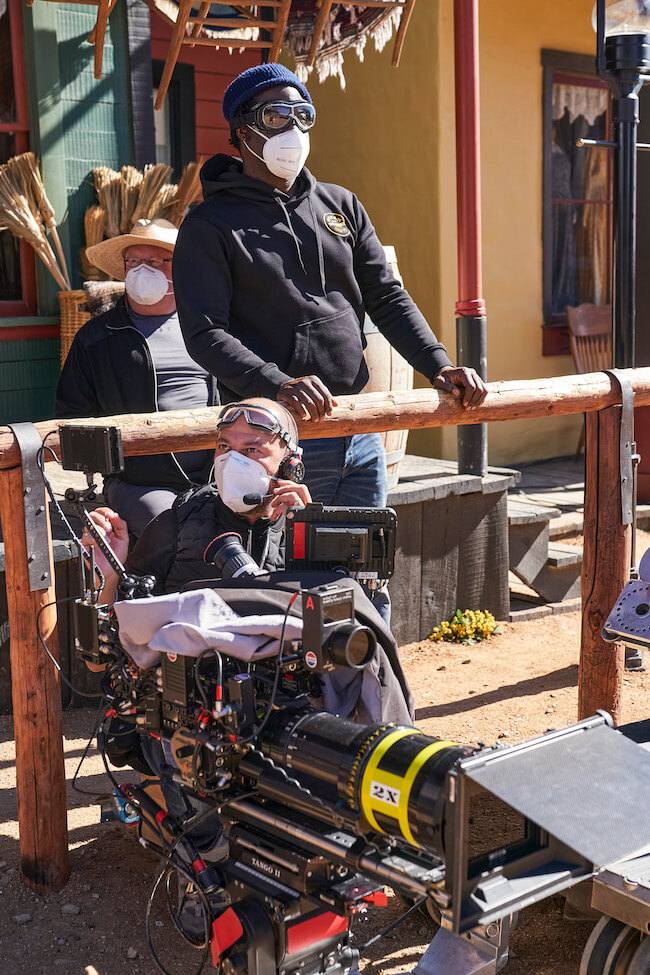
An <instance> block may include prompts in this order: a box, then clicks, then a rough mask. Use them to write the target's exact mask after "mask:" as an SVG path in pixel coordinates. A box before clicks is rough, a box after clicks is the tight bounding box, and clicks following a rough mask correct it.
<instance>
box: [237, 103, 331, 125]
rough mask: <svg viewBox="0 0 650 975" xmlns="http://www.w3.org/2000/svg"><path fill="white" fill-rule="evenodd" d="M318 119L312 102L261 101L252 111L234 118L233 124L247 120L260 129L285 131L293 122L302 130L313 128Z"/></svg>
mask: <svg viewBox="0 0 650 975" xmlns="http://www.w3.org/2000/svg"><path fill="white" fill-rule="evenodd" d="M315 121H316V109H315V108H314V106H313V105H312V104H310V102H282V101H274V102H261V103H260V104H259V105H255V107H254V108H253V109H252V110H251V111H250V112H245V113H244V114H243V115H238V116H237V117H236V118H234V119H233V120H232V123H231V124H233V125H239V124H240V123H242V122H245V123H246V124H248V125H255V126H256V127H257V128H258V129H266V131H267V132H284V130H285V129H288V128H289V126H290V125H291V124H292V122H295V124H296V125H297V126H298V128H299V129H300V131H301V132H306V131H307V130H308V129H311V127H312V125H313V124H314V122H315Z"/></svg>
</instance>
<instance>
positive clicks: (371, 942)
mask: <svg viewBox="0 0 650 975" xmlns="http://www.w3.org/2000/svg"><path fill="white" fill-rule="evenodd" d="M425 902H426V897H420V898H418V900H416V901H415V903H414V904H411V906H410V907H409V909H408V911H405V912H404V914H402V915H401V916H400V917H398V918H397V920H396V921H393V923H392V924H389V925H388V927H387V928H384V930H383V931H380V932H379V934H376V935H375V936H374V938H370V939H369V940H368V941H366V942H365V944H362V945H361V946H360V947H359V948H357V951H358V952H359V954H360V955H361V954H363V952H364V951H366V949H367V948H369V947H370V945H374V944H375V943H376V942H377V941H379V940H380V939H381V938H385V937H386V935H387V934H390V932H391V931H392V930H393V929H394V928H396V927H397V926H398V925H399V924H401V923H402V921H405V920H406V919H407V917H410V916H411V914H414V913H415V912H416V911H419V909H420V908H421V907H422V905H423V904H424V903H425Z"/></svg>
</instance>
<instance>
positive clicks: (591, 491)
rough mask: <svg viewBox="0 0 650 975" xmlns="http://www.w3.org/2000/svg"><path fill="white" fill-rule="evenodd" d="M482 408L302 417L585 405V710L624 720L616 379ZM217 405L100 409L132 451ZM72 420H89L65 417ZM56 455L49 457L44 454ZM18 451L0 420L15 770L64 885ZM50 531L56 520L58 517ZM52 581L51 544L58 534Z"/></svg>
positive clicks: (393, 424)
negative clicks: (616, 617) (613, 633)
mask: <svg viewBox="0 0 650 975" xmlns="http://www.w3.org/2000/svg"><path fill="white" fill-rule="evenodd" d="M625 375H626V376H627V377H628V379H629V380H630V382H631V385H632V388H633V390H634V393H635V404H636V405H643V406H645V405H648V404H650V369H635V370H627V371H626V373H625ZM488 389H489V392H488V395H487V398H486V400H485V402H484V403H483V405H482V406H480V407H478V408H476V409H472V410H465V409H463V407H462V406H461V405H460V404H459V403H458V402H457V401H456V400H455V399H454V398H453V397H451V396H449V395H447V394H440V393H438V392H436V391H435V390H432V389H421V390H414V391H412V392H388V393H369V394H366V395H361V396H347V397H346V396H342V397H339V402H338V406H337V407H336V409H335V410H334V413H333V415H332V416H331V417H328V418H327V419H325V420H322V421H319V422H317V423H316V422H314V423H312V422H310V423H303V424H302V425H301V430H300V433H301V437H302V438H303V439H311V438H314V437H332V436H345V435H349V434H352V433H364V432H375V431H382V430H403V429H407V428H409V429H419V428H424V427H438V426H459V425H462V424H467V423H483V422H486V421H502V420H514V419H519V420H521V419H531V418H534V417H548V416H561V415H567V414H573V413H586V414H587V462H586V476H585V513H584V555H583V569H582V635H581V649H580V670H579V704H578V709H579V715H578V717H586V716H588V715H590V714H593V713H594V712H595V711H596V710H597V709H598V708H604V709H606V710H607V711H609V712H610V713H611V714H612V715H613V717H614V719H615V720H616V719H617V718H618V717H619V714H620V706H621V692H622V688H623V669H624V650H623V647H622V645H619V644H607V643H604V641H603V640H602V639H601V636H600V633H601V629H602V625H603V623H604V621H605V619H606V618H607V616H608V614H609V611H610V609H611V607H612V605H613V604H614V602H615V601H616V599H617V597H618V595H619V593H620V591H621V589H622V588H623V585H624V584H625V582H626V580H627V575H628V570H629V558H630V539H631V528H630V526H629V525H623V524H622V522H621V485H620V470H619V437H620V426H621V407H620V393H619V391H618V385H617V383H616V382H614V381H613V380H612V379H611V378H610V377H609V376H608V375H607V374H605V373H593V374H590V375H583V376H563V377H560V378H555V379H539V380H536V379H535V380H525V381H518V382H503V383H490V384H489V386H488ZM217 412H218V408H216V407H212V408H206V409H203V410H193V411H175V412H169V413H156V414H147V415H145V414H142V415H136V416H134V415H126V416H119V417H102V419H101V422H102V424H112V425H118V426H119V427H120V428H121V430H122V440H123V446H124V453H125V455H127V456H132V455H138V454H140V455H141V454H152V453H166V452H168V451H171V450H179V449H183V450H197V449H201V448H208V447H212V446H213V445H214V426H215V419H216V415H217ZM66 422H88V421H86V420H84V421H66ZM36 426H37V429H38V431H39V433H40V435H41V437H43V438H44V437H45V436H46V435H47V434H50V436H49V437H48V441H47V443H48V446H51V447H53V448H54V449H55V450H56V449H57V448H58V435H57V429H58V426H59V421H54V420H51V421H45V422H43V423H38V424H36ZM44 459H45V460H46V461H49V460H50V459H51V458H50V456H49V454H47V453H46V455H45V458H44ZM22 498H23V482H22V470H21V466H20V451H19V448H18V444H17V442H16V439H15V437H14V435H13V432H12V431H11V430H10V429H9V428H8V427H0V521H1V523H2V529H3V536H4V542H5V560H6V583H7V605H8V611H9V626H10V647H11V651H10V652H11V669H12V697H13V710H14V729H15V738H16V776H17V793H18V821H19V829H20V855H21V870H22V876H23V879H24V881H25V883H26V884H28V886H30V887H32V888H34V889H36V890H43V891H51V890H58V889H60V888H61V887H62V886H63V885H64V884H65V883H66V881H67V879H68V876H69V873H70V866H69V858H68V848H67V828H66V799H65V774H64V767H63V748H62V718H61V694H60V687H59V683H58V676H57V672H56V670H55V669H54V667H53V665H52V663H51V661H50V660H49V659H48V658H47V655H46V654H45V652H44V651H43V649H42V647H41V646H40V645H39V641H38V635H37V615H38V614H39V613H40V617H39V627H40V630H41V633H42V634H43V636H44V638H45V640H46V642H47V645H48V648H49V650H50V652H51V653H52V654H53V656H55V657H57V656H58V643H57V614H56V605H55V604H54V599H55V593H54V588H53V585H52V586H51V587H50V588H49V589H46V590H43V591H42V592H36V593H31V592H30V590H29V580H28V563H27V547H26V539H25V525H24V520H23V504H22ZM48 538H49V524H48ZM49 544H50V578H51V579H54V573H53V571H52V568H53V567H52V552H51V539H50V542H49Z"/></svg>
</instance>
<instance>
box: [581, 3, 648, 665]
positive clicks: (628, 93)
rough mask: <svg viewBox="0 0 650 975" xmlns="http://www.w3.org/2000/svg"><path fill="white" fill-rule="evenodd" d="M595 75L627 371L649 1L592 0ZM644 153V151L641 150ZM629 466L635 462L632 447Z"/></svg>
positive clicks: (618, 355) (621, 362) (621, 356)
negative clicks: (602, 99) (606, 96)
mask: <svg viewBox="0 0 650 975" xmlns="http://www.w3.org/2000/svg"><path fill="white" fill-rule="evenodd" d="M592 23H593V25H594V28H595V30H596V38H597V42H596V70H597V72H598V74H599V75H600V76H601V78H604V79H605V80H606V81H607V83H608V84H609V87H610V88H611V91H612V96H613V98H612V115H613V120H614V141H613V143H611V144H609V145H611V148H612V149H613V151H614V198H613V212H612V229H613V234H612V236H613V245H614V246H613V262H614V274H613V292H612V309H613V325H614V335H613V339H614V341H613V343H612V345H613V352H614V366H615V367H616V368H617V369H629V368H632V367H633V366H634V362H635V323H636V198H637V192H636V183H637V165H636V154H637V148H638V146H637V126H638V123H639V92H640V90H641V88H642V86H643V83H644V81H645V80H647V79H649V78H650V74H649V73H650V0H596V5H595V7H594V11H593V15H592ZM643 148H647V146H644V147H643ZM629 449H630V451H631V453H632V463H633V465H635V462H636V461H637V460H638V456H637V454H636V444H635V443H633V442H632V443H630V444H629ZM633 469H634V486H633V494H634V500H633V515H632V518H633V524H632V575H633V576H636V565H635V563H636V551H635V549H636V545H635V540H634V539H635V525H634V521H635V519H636V467H635V466H634V467H633ZM625 665H626V667H627V668H628V669H629V670H643V669H645V667H644V664H643V653H642V651H640V650H636V649H634V648H631V647H626V649H625Z"/></svg>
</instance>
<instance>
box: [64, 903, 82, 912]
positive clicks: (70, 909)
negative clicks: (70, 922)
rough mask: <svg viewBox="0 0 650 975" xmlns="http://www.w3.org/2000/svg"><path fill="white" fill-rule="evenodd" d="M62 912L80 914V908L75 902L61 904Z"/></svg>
mask: <svg viewBox="0 0 650 975" xmlns="http://www.w3.org/2000/svg"><path fill="white" fill-rule="evenodd" d="M61 913H62V914H80V913H81V908H80V907H77V905H76V904H63V906H62V907H61Z"/></svg>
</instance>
